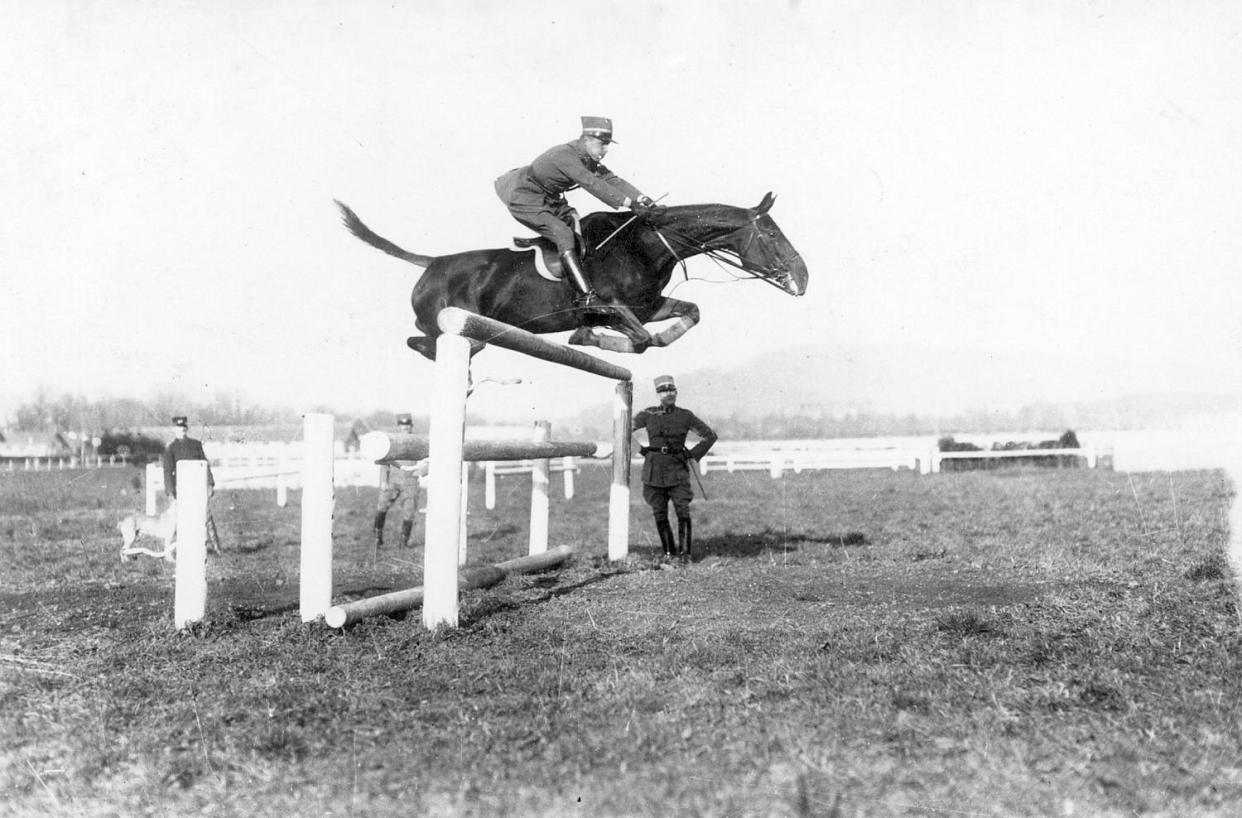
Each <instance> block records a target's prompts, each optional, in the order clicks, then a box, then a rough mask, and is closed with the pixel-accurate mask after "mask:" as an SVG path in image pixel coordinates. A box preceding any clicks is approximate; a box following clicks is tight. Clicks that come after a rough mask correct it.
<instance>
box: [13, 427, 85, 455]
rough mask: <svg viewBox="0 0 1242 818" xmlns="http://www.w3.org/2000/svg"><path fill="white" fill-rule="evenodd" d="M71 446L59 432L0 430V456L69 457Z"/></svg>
mask: <svg viewBox="0 0 1242 818" xmlns="http://www.w3.org/2000/svg"><path fill="white" fill-rule="evenodd" d="M73 453H74V451H73V447H72V446H71V445H69V441H68V440H67V439H66V438H65V436H64V435H63V434H61V433H60V432H14V431H9V432H0V457H3V458H15V457H71V456H72V455H73Z"/></svg>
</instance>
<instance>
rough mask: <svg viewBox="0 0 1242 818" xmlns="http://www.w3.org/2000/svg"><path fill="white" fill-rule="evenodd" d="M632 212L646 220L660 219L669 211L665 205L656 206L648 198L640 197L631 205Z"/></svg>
mask: <svg viewBox="0 0 1242 818" xmlns="http://www.w3.org/2000/svg"><path fill="white" fill-rule="evenodd" d="M630 210H632V211H633V212H634V213H636V214H637V215H639V216H641V217H642V218H644V219H650V218H657V219H658V218H659V217H660V216H663V215H664V212H665V211H666V210H668V208H667V207H665V206H664V205H659V204H656V203H655V202H653V201H651V199H649V198H647V197H646V196H640V197H638V198H637V199H635V200H634V201H633V202H631V203H630Z"/></svg>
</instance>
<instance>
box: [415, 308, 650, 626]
mask: <svg viewBox="0 0 1242 818" xmlns="http://www.w3.org/2000/svg"><path fill="white" fill-rule="evenodd" d="M437 323H438V324H439V327H440V332H441V333H442V334H441V335H440V336H438V337H437V338H436V361H435V382H434V386H433V388H432V402H431V407H432V410H431V426H430V431H429V435H428V457H429V458H430V462H429V464H428V468H429V474H428V487H427V534H426V544H425V546H424V548H423V552H424V568H423V587H424V589H425V590H424V599H423V625H424V626H425V627H427V628H429V629H434V628H435V627H437V626H438V625H440V624H447V625H450V626H453V627H455V626H456V625H457V615H458V606H457V560H456V559H455V556H456V551H457V549H458V541H459V537H460V533H461V514H460V511H461V506H462V486H461V480H460V479H458V475H459V474H460V472H461V463H462V461H463V457H464V455H465V452H466V441H465V426H466V394H467V388H468V386H469V378H470V375H469V372H470V350H471V346H472V342H473V343H475V344H477V343H483V344H492V345H494V346H499V347H503V348H505V349H509V350H512V351H514V352H519V353H521V354H523V355H527V356H529V357H532V358H537V359H539V360H543V361H547V362H549V363H554V364H558V365H560V366H568V367H571V368H573V369H577V370H579V371H582V372H588V373H591V374H593V375H599V376H601V377H604V378H609V379H612V380H615V381H617V382H618V383H617V385H616V387H615V390H614V397H615V399H614V401H613V451H612V461H613V479H612V488H611V492H610V495H609V508H608V556H609V558H611V559H621V558H623V557H625V555H626V553H627V550H628V540H629V498H630V487H629V474H630V417H631V414H632V407H633V385H632V383H631V381H632V378H633V376H632V375H631V374H630V371H629V370H628V369H626V368H624V367H621V366H617V365H615V364H611V363H608V362H606V361H602V360H599V359H598V358H594V357H592V356H590V355H587V354H586V353H584V352H581V351H579V350H576V349H571V348H569V347H566V346H562V345H560V344H556V343H553V342H551V341H548V340H546V339H544V338H540V337H539V336H537V335H535V334H533V333H530V332H526V331H525V330H521V329H518V328H516V327H512V326H509V325H508V324H504V323H501V322H499V321H495V320H492V319H490V318H484V317H482V316H479V315H475V314H473V313H470V312H467V311H465V310H462V309H458V308H456V307H448V308H446V309H444V310H441V311H440V314H439V316H438V317H437ZM532 445H533V446H540V445H541V444H532ZM543 453H544V452H543V451H540V452H539V456H536V459H542V458H541V457H540V456H541V455H542V454H543ZM514 454H520V455H521V456H520V457H518V458H501V457H488V458H485V459H488V460H502V459H527V458H531V457H532V453H531V449H530V447H525V448H524V450H523V451H522V452H514ZM548 454H549V456H563V455H565V454H573V452H567V451H562V452H558V453H553V452H548ZM535 482H538V481H535ZM544 489H545V492H546V474H545V482H544ZM532 513H533V512H532Z"/></svg>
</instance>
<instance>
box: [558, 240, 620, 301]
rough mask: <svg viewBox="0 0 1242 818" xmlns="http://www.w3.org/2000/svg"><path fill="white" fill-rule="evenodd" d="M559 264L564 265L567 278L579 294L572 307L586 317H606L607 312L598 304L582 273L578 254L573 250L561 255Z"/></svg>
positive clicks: (593, 291)
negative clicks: (571, 280)
mask: <svg viewBox="0 0 1242 818" xmlns="http://www.w3.org/2000/svg"><path fill="white" fill-rule="evenodd" d="M561 263H563V264H564V265H565V269H566V270H568V271H569V277H570V278H571V279H573V282H574V286H576V287H577V288H578V291H579V292H580V293H581V295H579V296H578V297H577V298H575V299H574V306H575V307H577V308H578V309H579V310H580V311H582V312H583V313H585V314H587V315H592V316H602V315H607V314H608V310H606V309H605V308H604V307H603V305H601V304H600V301H599V296H598V295H597V294H596V293H595V290H593V289H592V288H591V285H590V284H589V283H588V282H587V279H586V275H584V274H583V272H582V262H580V261H578V254H577V253H576V252H575V251H573V250H569V251H567V252H564V253H561Z"/></svg>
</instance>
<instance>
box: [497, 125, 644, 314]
mask: <svg viewBox="0 0 1242 818" xmlns="http://www.w3.org/2000/svg"><path fill="white" fill-rule="evenodd" d="M610 145H612V120H611V119H607V118H606V117H602V116H584V117H582V135H581V136H579V137H578V138H577V139H575V140H574V141H572V142H567V143H565V144H563V145H556V146H555V147H552V148H549V149H548V150H546V151H544V152H543V153H541V154H540V155H539V156H538V157H536V158H535V161H533V162H531V163H530V164H529V165H526V166H525V167H520V168H514V169H513V170H511V171H509V172H508V173H506V174H504V175H503V176H501V177H500V178H499V179H497V180H496V182H495V188H496V195H498V196H499V197H500V200H501V201H502V202H504V203H505V207H507V208H509V214H510V215H512V216H513V218H515V219H517V220H518V221H519V222H520V223H522V224H524V225H526V226H527V227H529V228H530V229H531V230H534V231H535V232H536V233H538V234H539V235H541V236H543V237H544V238H547V239H550V240H551V241H553V242H554V243H555V244H556V252H557V253H558V254H559V255H560V257H561V261H562V262H563V263H564V265H565V269H567V270H568V271H569V275H570V278H571V279H573V282H574V284H575V285H576V286H577V288H578V290H579V295H578V296H577V298H575V299H574V306H575V307H577V308H579V309H580V310H582V311H584V313H585V314H593V315H600V314H602V313H605V312H607V310H606V308H602V307H601V306H600V305H599V296H598V295H596V293H595V289H594V288H593V287H592V286H591V283H590V282H589V281H588V280H587V277H586V275H585V274H584V273H583V271H582V262H581V260H580V258H579V256H578V240H579V238H580V237H581V228H580V227H579V225H578V212H577V211H576V210H574V209H573V208H572V207H570V206H569V203H568V202H566V201H565V193H566V191H569V190H573V189H574V188H578V187H580V188H582V189H583V190H585V191H586V192H587V193H590V194H591V195H592V196H594V197H595V198H597V199H599V200H600V201H601V202H603V203H604V204H606V205H608V206H609V207H626V208H629V209H630V210H632V211H634V213H636V214H638V215H639V216H644V217H647V216H659V215H660V214H662V213H663V212H664V211H665V210H666V208H665V207H664V206H663V205H658V204H656V203H654V202H653V201H651V199H650V198H648V197H647V196H644V195H643V194H641V193H639V192H638V189H637V188H635V187H634V186H633V185H631V184H630V183H629V182H627V181H625V180H624V179H622V178H621V177H620V176H617V175H616V174H615V173H613V172H612V171H610V170H609V169H608V168H606V167H604V166H603V164H601V163H602V162H603V159H604V155H605V154H607V153H608V148H609V146H610Z"/></svg>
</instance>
